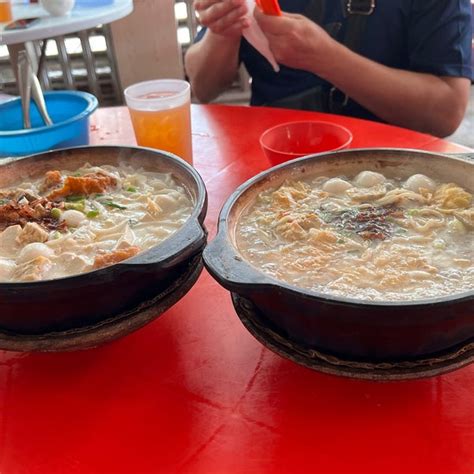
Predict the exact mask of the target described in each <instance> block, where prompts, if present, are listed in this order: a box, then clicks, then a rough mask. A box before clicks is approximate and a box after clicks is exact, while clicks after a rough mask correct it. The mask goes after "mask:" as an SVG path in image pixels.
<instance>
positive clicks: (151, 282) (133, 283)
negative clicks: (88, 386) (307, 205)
mask: <svg viewBox="0 0 474 474" xmlns="http://www.w3.org/2000/svg"><path fill="white" fill-rule="evenodd" d="M86 162H87V163H90V164H92V165H99V166H100V165H105V164H110V165H117V164H119V163H127V164H131V165H134V166H137V167H143V168H144V169H146V170H149V171H159V172H170V173H172V174H173V175H174V177H175V179H176V180H177V181H178V182H179V183H181V184H182V185H183V186H184V187H185V188H186V189H187V190H188V191H189V193H190V195H191V197H192V199H193V201H194V210H193V213H192V215H191V216H190V218H189V219H188V221H187V222H186V223H185V225H184V226H183V227H182V228H181V229H179V230H178V232H176V233H175V234H174V235H172V236H171V237H170V238H168V239H167V240H165V241H164V242H162V243H160V244H159V245H156V246H155V247H152V248H151V249H149V250H147V251H145V252H143V253H140V254H139V255H137V256H136V257H134V258H131V259H129V260H126V261H123V262H120V263H117V264H115V265H112V266H109V267H106V268H102V269H99V270H96V271H92V272H89V273H84V274H80V275H77V276H71V277H66V278H61V279H55V280H47V281H37V282H28V283H0V331H3V332H4V331H10V332H15V333H21V334H40V333H44V332H52V331H64V330H66V329H69V328H77V327H83V326H87V325H92V324H96V323H98V322H100V321H103V320H106V319H108V318H110V317H113V316H114V315H117V314H119V313H122V312H124V311H130V310H132V309H133V308H134V307H135V306H137V305H139V304H140V303H143V302H144V301H146V300H148V299H151V298H153V297H154V296H156V295H158V294H159V293H161V292H162V291H164V290H165V289H166V288H167V287H168V286H169V285H170V284H172V283H173V282H174V281H175V280H176V279H177V278H178V277H179V276H180V275H181V274H182V273H183V272H184V271H186V269H187V266H188V263H189V262H190V261H191V260H192V259H193V257H195V256H196V255H198V254H200V253H201V252H202V250H203V248H204V246H205V244H206V240H207V233H206V231H205V229H204V226H203V222H204V218H205V215H206V211H207V193H206V188H205V186H204V183H203V181H202V179H201V177H200V176H199V174H198V173H197V172H196V170H195V169H194V168H192V167H191V166H190V165H188V164H187V163H185V162H184V161H183V160H181V159H180V158H178V157H176V156H174V155H172V154H170V153H166V152H162V151H157V150H151V149H146V148H137V147H135V148H134V147H121V146H91V147H80V148H70V149H64V150H58V151H51V152H47V153H41V154H38V155H32V156H29V157H26V158H22V159H19V160H16V161H14V162H11V163H7V164H4V165H1V166H0V188H2V187H6V186H9V185H10V184H13V183H15V182H18V181H21V180H23V179H25V178H31V177H36V176H41V175H43V174H44V173H45V172H46V171H48V170H52V169H67V170H75V169H77V168H79V167H80V166H82V165H83V164H84V163H86Z"/></svg>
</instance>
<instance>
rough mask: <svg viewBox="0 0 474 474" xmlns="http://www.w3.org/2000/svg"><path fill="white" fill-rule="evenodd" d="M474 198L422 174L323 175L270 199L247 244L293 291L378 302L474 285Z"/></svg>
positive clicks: (242, 241) (250, 224)
mask: <svg viewBox="0 0 474 474" xmlns="http://www.w3.org/2000/svg"><path fill="white" fill-rule="evenodd" d="M473 229H474V208H473V207H472V195H471V194H470V192H468V191H467V190H465V189H463V188H461V187H460V186H458V185H456V184H454V183H439V182H436V181H435V180H433V179H431V178H429V177H427V176H424V175H421V174H416V175H413V176H411V177H409V178H408V179H407V180H399V179H388V178H386V177H385V176H383V175H382V174H379V173H375V172H372V171H363V172H361V173H359V174H358V175H357V176H355V177H353V178H349V177H346V176H340V177H335V178H328V177H321V176H313V177H309V178H306V179H302V180H298V181H286V182H284V183H283V184H282V185H281V186H279V187H278V188H272V189H268V190H265V191H263V192H261V193H260V194H259V195H258V197H257V199H256V201H255V202H254V203H253V205H252V206H251V207H250V208H249V209H248V210H247V211H246V212H245V213H244V214H243V215H242V216H241V217H240V220H239V223H238V228H237V235H236V239H237V246H238V248H239V251H240V252H241V254H242V256H243V257H244V258H245V259H246V260H247V261H248V262H250V263H251V264H252V265H254V266H255V267H257V268H259V269H261V270H262V271H263V272H264V273H266V274H268V275H270V276H272V277H274V278H276V279H278V280H282V281H284V282H286V283H289V284H291V285H294V286H297V287H301V288H305V289H309V290H313V291H317V292H322V293H327V294H332V295H335V296H344V297H351V298H356V299H364V300H373V301H382V300H383V301H403V300H417V299H426V298H433V297H440V296H447V295H451V294H456V293H462V292H465V291H469V290H471V289H473V288H474V262H473V260H474V258H473V254H474V232H473Z"/></svg>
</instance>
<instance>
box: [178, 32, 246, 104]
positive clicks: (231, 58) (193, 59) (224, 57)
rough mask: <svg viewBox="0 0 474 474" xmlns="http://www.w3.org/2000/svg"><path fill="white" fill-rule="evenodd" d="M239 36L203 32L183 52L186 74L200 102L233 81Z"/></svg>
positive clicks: (237, 58) (210, 98)
mask: <svg viewBox="0 0 474 474" xmlns="http://www.w3.org/2000/svg"><path fill="white" fill-rule="evenodd" d="M239 47H240V37H235V38H229V37H223V36H220V35H216V34H214V33H212V32H211V31H209V30H208V31H206V34H205V35H204V38H203V39H202V40H201V41H199V42H198V43H195V44H193V45H192V46H191V47H190V48H189V50H188V51H187V53H186V57H185V67H186V73H187V75H188V77H189V80H190V82H191V87H192V90H193V93H194V95H195V97H196V98H197V99H198V100H199V101H200V102H209V101H211V100H213V99H215V98H216V97H217V96H218V95H219V94H220V93H221V92H222V91H223V90H225V89H226V88H227V87H228V86H229V85H230V84H231V83H232V81H233V80H234V78H235V75H236V73H237V70H238V67H239Z"/></svg>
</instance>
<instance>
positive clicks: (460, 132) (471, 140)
mask: <svg viewBox="0 0 474 474" xmlns="http://www.w3.org/2000/svg"><path fill="white" fill-rule="evenodd" d="M446 139H447V140H449V141H451V142H454V143H459V144H460V145H464V146H468V147H470V148H474V85H472V86H471V98H470V100H469V105H468V107H467V111H466V115H465V116H464V120H463V121H462V122H461V125H460V126H459V128H458V129H457V130H456V132H455V133H454V134H453V135H451V136H449V137H447V138H446Z"/></svg>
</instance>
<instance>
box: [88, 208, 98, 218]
mask: <svg viewBox="0 0 474 474" xmlns="http://www.w3.org/2000/svg"><path fill="white" fill-rule="evenodd" d="M98 215H99V211H97V210H94V211H89V212H88V213H87V214H86V216H87V217H88V218H89V219H94V217H97V216H98Z"/></svg>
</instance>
